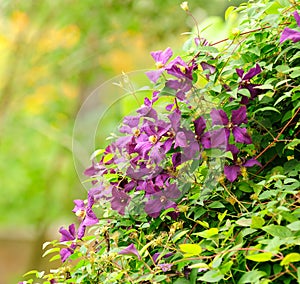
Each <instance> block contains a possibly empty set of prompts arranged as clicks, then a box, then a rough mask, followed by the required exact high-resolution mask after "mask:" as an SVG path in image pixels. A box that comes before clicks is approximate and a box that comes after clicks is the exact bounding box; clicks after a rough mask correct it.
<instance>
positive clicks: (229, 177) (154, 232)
mask: <svg viewBox="0 0 300 284" xmlns="http://www.w3.org/2000/svg"><path fill="white" fill-rule="evenodd" d="M181 7H182V9H183V10H185V11H186V12H187V13H188V14H189V15H191V12H190V10H189V7H188V4H187V3H186V2H184V3H182V5H181ZM299 8H300V6H299V5H298V4H296V3H295V2H293V1H287V0H269V1H268V0H260V1H256V2H255V3H247V4H243V5H241V6H240V7H237V8H235V7H230V8H229V9H228V10H227V12H226V18H227V19H230V17H232V16H235V15H236V14H238V15H239V25H238V26H237V27H236V28H235V29H234V30H233V31H232V34H231V35H230V37H229V38H228V39H224V40H221V41H219V42H215V43H210V42H208V41H207V40H206V39H204V38H202V36H200V35H201V33H202V31H201V30H200V31H199V32H198V30H197V29H196V34H193V35H192V36H191V40H188V42H187V43H186V44H185V45H184V51H183V55H182V56H181V57H180V56H177V57H175V56H173V52H172V50H171V48H167V49H165V50H163V51H157V52H152V53H151V55H152V57H153V59H154V60H155V62H156V66H157V67H158V69H156V70H153V71H149V72H147V76H148V77H149V79H150V81H151V82H152V84H153V85H151V86H150V87H149V88H148V90H149V92H148V96H147V97H145V100H144V104H143V105H142V106H141V107H140V108H139V109H138V110H137V112H136V114H135V115H131V116H127V117H125V118H124V119H123V122H122V124H121V126H120V128H119V134H118V136H117V137H116V138H115V139H114V140H113V141H112V142H111V144H110V145H109V146H108V147H107V148H105V149H100V150H98V151H96V152H95V153H94V154H93V158H94V159H93V163H92V165H91V167H89V168H88V169H87V170H86V171H85V174H86V175H87V176H89V182H91V184H92V186H91V189H90V190H89V192H88V198H87V200H85V201H84V200H75V201H74V203H75V207H74V209H73V212H74V213H75V214H76V215H77V216H78V217H79V220H80V224H79V226H78V228H77V229H76V227H77V226H75V225H74V224H71V225H70V226H69V227H68V228H67V229H66V228H63V227H62V228H61V229H60V233H61V235H62V237H61V239H60V241H59V242H58V241H53V242H51V243H46V244H45V248H46V247H48V246H49V245H50V246H51V248H50V249H48V250H46V252H45V255H49V254H52V253H54V256H53V257H52V259H58V258H61V260H62V265H61V266H60V267H58V268H57V269H55V270H52V271H51V272H50V273H46V274H45V273H44V272H38V271H31V272H29V273H28V274H29V275H30V274H34V275H35V276H36V277H37V278H41V279H43V280H44V281H45V282H44V283H177V284H180V283H183V284H184V283H226V282H229V283H261V284H263V283H295V282H298V283H300V265H299V264H300V254H299V252H298V251H299V244H300V243H299V236H300V234H299V233H300V207H299V205H300V203H299V185H300V182H299V174H300V166H299V157H300V155H299V149H298V148H297V146H298V144H299V141H300V140H299V138H298V137H299V121H298V120H299V111H300V103H299V93H300V92H299V58H300V51H299V50H300V39H299V40H298V38H297V33H299V27H298V25H300V24H299V23H300V16H299V14H298V13H297V9H299ZM191 16H192V15H191ZM287 29H288V30H287ZM291 30H293V31H292V32H291ZM295 34H296V37H295ZM58 252H59V254H58ZM33 281H34V280H32V279H31V280H28V282H26V281H24V283H33Z"/></svg>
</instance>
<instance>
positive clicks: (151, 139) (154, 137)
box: [148, 135, 157, 144]
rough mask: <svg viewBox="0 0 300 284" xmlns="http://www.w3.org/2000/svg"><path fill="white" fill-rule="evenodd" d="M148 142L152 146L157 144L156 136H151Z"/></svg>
mask: <svg viewBox="0 0 300 284" xmlns="http://www.w3.org/2000/svg"><path fill="white" fill-rule="evenodd" d="M148 140H149V142H151V143H152V144H155V143H156V142H157V136H156V135H151V136H149V138H148Z"/></svg>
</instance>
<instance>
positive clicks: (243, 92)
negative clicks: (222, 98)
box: [238, 89, 251, 98]
mask: <svg viewBox="0 0 300 284" xmlns="http://www.w3.org/2000/svg"><path fill="white" fill-rule="evenodd" d="M238 94H240V95H243V96H245V97H247V98H250V97H251V94H250V91H249V90H248V89H240V90H238Z"/></svg>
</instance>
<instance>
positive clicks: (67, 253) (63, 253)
mask: <svg viewBox="0 0 300 284" xmlns="http://www.w3.org/2000/svg"><path fill="white" fill-rule="evenodd" d="M59 254H60V258H61V261H62V262H65V261H66V260H67V259H68V257H69V256H70V255H71V254H73V250H71V249H69V248H63V249H61V250H60V252H59Z"/></svg>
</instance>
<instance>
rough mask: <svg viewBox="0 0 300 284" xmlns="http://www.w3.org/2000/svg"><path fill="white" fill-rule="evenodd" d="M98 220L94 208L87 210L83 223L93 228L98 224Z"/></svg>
mask: <svg viewBox="0 0 300 284" xmlns="http://www.w3.org/2000/svg"><path fill="white" fill-rule="evenodd" d="M98 221H99V220H98V218H97V217H96V215H95V213H94V212H93V210H92V208H87V210H86V214H85V218H84V219H83V221H82V225H83V226H92V225H95V224H97V223H98Z"/></svg>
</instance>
